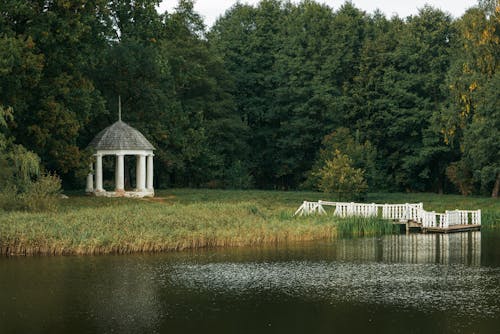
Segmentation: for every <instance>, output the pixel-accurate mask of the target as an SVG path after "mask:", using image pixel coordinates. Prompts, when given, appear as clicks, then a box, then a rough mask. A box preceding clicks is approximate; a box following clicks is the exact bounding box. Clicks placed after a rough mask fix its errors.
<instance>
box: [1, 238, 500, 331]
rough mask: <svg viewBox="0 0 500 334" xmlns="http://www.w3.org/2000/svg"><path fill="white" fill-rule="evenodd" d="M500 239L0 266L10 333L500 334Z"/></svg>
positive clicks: (4, 322) (318, 245) (374, 241)
mask: <svg viewBox="0 0 500 334" xmlns="http://www.w3.org/2000/svg"><path fill="white" fill-rule="evenodd" d="M499 328H500V231H496V232H491V231H488V230H484V231H482V232H468V233H456V234H448V235H432V234H427V235H425V234H410V235H388V236H383V237H378V238H354V239H338V240H332V241H320V242H310V243H299V244H291V245H280V246H266V247H260V248H230V249H210V250H199V251H185V252H177V253H164V254H152V255H128V256H86V257H75V256H69V257H30V258H22V257H14V258H0V333H160V332H161V333H167V332H168V333H306V332H307V333H327V332H328V333H331V332H348V333H368V332H379V333H401V332H407V333H447V332H448V333H452V332H453V333H457V332H463V333H472V332H475V333H494V332H495V333H496V332H498V330H499Z"/></svg>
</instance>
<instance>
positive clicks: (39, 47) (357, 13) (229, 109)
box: [0, 0, 500, 197]
mask: <svg viewBox="0 0 500 334" xmlns="http://www.w3.org/2000/svg"><path fill="white" fill-rule="evenodd" d="M158 4H159V1H155V0H71V1H70V0H32V1H27V0H2V1H1V2H0V131H1V132H0V169H1V170H2V171H1V172H0V177H2V178H4V179H8V178H9V177H10V178H15V177H16V173H18V174H19V173H20V172H19V170H22V169H23V168H24V169H26V168H31V167H30V166H33V164H30V163H29V161H30V160H31V161H32V160H33V159H35V160H36V159H38V158H39V159H40V165H41V169H42V170H44V171H46V172H52V173H57V175H59V176H60V177H61V178H62V180H63V185H64V187H65V188H66V189H71V188H73V189H77V188H83V182H84V180H85V177H84V175H85V174H86V173H87V172H88V165H89V161H90V159H91V152H90V151H89V149H87V145H88V143H89V142H90V141H91V139H92V138H93V137H94V136H95V135H96V134H97V132H99V131H100V130H102V129H103V128H105V127H106V126H108V125H110V124H112V123H113V122H115V121H116V120H117V108H118V107H117V104H118V96H119V95H120V96H121V99H122V105H123V116H122V117H123V120H124V121H125V122H127V123H128V124H130V125H131V126H133V127H135V128H137V129H138V130H140V131H141V132H142V133H143V134H144V135H145V136H146V137H147V138H148V139H149V140H150V141H151V143H152V144H153V145H154V146H155V147H156V151H155V155H156V157H155V185H156V187H157V188H164V187H172V186H190V187H220V188H223V187H225V188H261V189H301V188H315V187H317V182H315V177H317V175H318V173H317V172H315V171H318V170H323V169H324V168H325V166H327V167H328V166H330V165H329V164H326V162H328V161H330V162H331V161H335V159H334V160H332V157H337V160H342V159H344V158H343V157H345V159H344V160H342V161H343V162H344V163H345V164H347V165H350V166H352V167H353V168H357V169H359V170H362V172H363V175H364V178H365V179H366V183H367V186H368V189H370V190H378V191H380V190H384V191H435V192H439V193H441V192H460V193H462V194H488V195H490V196H495V197H497V196H498V192H499V188H500V102H499V93H498V91H499V88H500V71H499V67H500V3H499V1H498V0H480V1H479V2H478V3H477V5H476V6H475V7H472V8H470V9H469V10H468V11H467V12H466V13H465V14H464V15H463V16H462V17H460V18H452V17H450V15H449V14H447V13H446V12H443V11H441V10H438V9H435V8H433V7H429V6H426V7H424V8H421V9H420V11H419V13H418V15H415V16H410V17H407V18H400V17H397V16H394V17H391V18H388V17H386V16H384V15H383V14H382V13H380V12H375V13H366V12H364V11H362V10H360V9H358V8H356V7H355V6H354V5H353V4H351V3H349V2H346V3H344V4H343V5H342V6H340V8H339V9H338V10H335V11H334V10H332V9H331V8H330V7H328V6H326V5H323V4H319V3H317V2H314V1H309V0H304V1H302V2H300V3H298V4H297V3H291V2H288V1H281V0H263V1H261V2H260V3H259V4H258V5H256V6H250V5H245V4H240V3H237V4H235V5H234V6H233V7H232V8H231V9H229V10H228V11H227V12H226V13H225V14H224V15H223V16H222V17H220V18H219V19H218V20H217V21H216V23H215V24H214V26H213V27H211V28H210V29H208V28H207V27H206V26H205V24H204V22H203V20H202V18H201V17H200V15H199V14H197V13H196V12H195V11H194V10H193V1H190V0H180V1H179V3H178V6H177V8H176V10H175V11H173V12H171V13H170V12H166V13H158V12H157V10H156V8H157V6H158ZM26 160H28V162H26ZM108 167H109V166H108ZM129 168H134V166H133V165H132V164H130V166H129ZM328 168H330V167H328ZM332 168H333V167H332ZM23 173H24V174H28V175H29V173H26V170H24V171H23ZM130 174H132V175H133V173H130ZM0 183H1V181H0ZM0 187H1V185H0Z"/></svg>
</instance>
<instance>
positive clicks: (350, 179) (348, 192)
mask: <svg viewBox="0 0 500 334" xmlns="http://www.w3.org/2000/svg"><path fill="white" fill-rule="evenodd" d="M317 177H318V180H319V181H318V188H319V189H320V190H321V191H323V192H326V193H334V194H337V195H338V198H339V199H341V200H342V199H344V200H345V199H360V198H363V197H364V196H365V195H366V192H367V190H368V185H367V183H366V180H365V177H364V172H363V170H361V169H359V168H354V167H352V160H351V159H350V158H349V157H348V156H347V155H345V154H342V153H340V151H338V150H337V151H336V153H335V157H334V158H333V159H331V160H327V161H325V165H324V166H323V167H322V168H321V169H320V170H319V171H318V173H317Z"/></svg>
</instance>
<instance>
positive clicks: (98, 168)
mask: <svg viewBox="0 0 500 334" xmlns="http://www.w3.org/2000/svg"><path fill="white" fill-rule="evenodd" d="M95 157H96V161H95V191H97V192H100V191H104V189H103V188H102V155H101V154H96V155H95Z"/></svg>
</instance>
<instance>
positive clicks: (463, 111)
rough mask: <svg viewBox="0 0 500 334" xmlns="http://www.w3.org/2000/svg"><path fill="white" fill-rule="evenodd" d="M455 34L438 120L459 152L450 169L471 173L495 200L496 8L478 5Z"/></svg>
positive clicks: (499, 21) (499, 52)
mask: <svg viewBox="0 0 500 334" xmlns="http://www.w3.org/2000/svg"><path fill="white" fill-rule="evenodd" d="M457 29H458V30H459V32H460V45H459V47H458V48H457V49H456V50H457V52H456V54H455V57H454V58H455V59H454V63H453V65H452V67H451V68H450V72H449V79H448V81H449V87H450V102H449V106H448V108H446V109H443V112H442V115H441V117H442V123H443V124H444V125H443V133H444V135H445V139H446V141H447V142H448V143H450V144H455V145H456V146H459V147H460V151H461V152H462V156H461V159H460V162H458V163H456V164H455V165H454V166H455V168H460V167H462V168H467V169H470V170H472V175H473V177H474V180H475V181H476V182H478V183H479V184H480V185H481V187H482V189H483V190H486V189H490V190H491V196H492V197H498V193H499V191H500V155H499V153H498V152H499V143H498V137H499V122H500V103H499V98H498V87H499V83H500V81H499V74H498V70H499V66H500V62H499V59H500V4H499V3H498V1H484V2H480V5H479V6H478V7H476V8H472V9H470V10H468V11H467V12H466V13H465V14H464V16H463V17H462V18H461V19H460V20H459V21H458V22H457ZM457 144H458V145H457ZM458 174H466V171H461V172H459V173H458Z"/></svg>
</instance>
